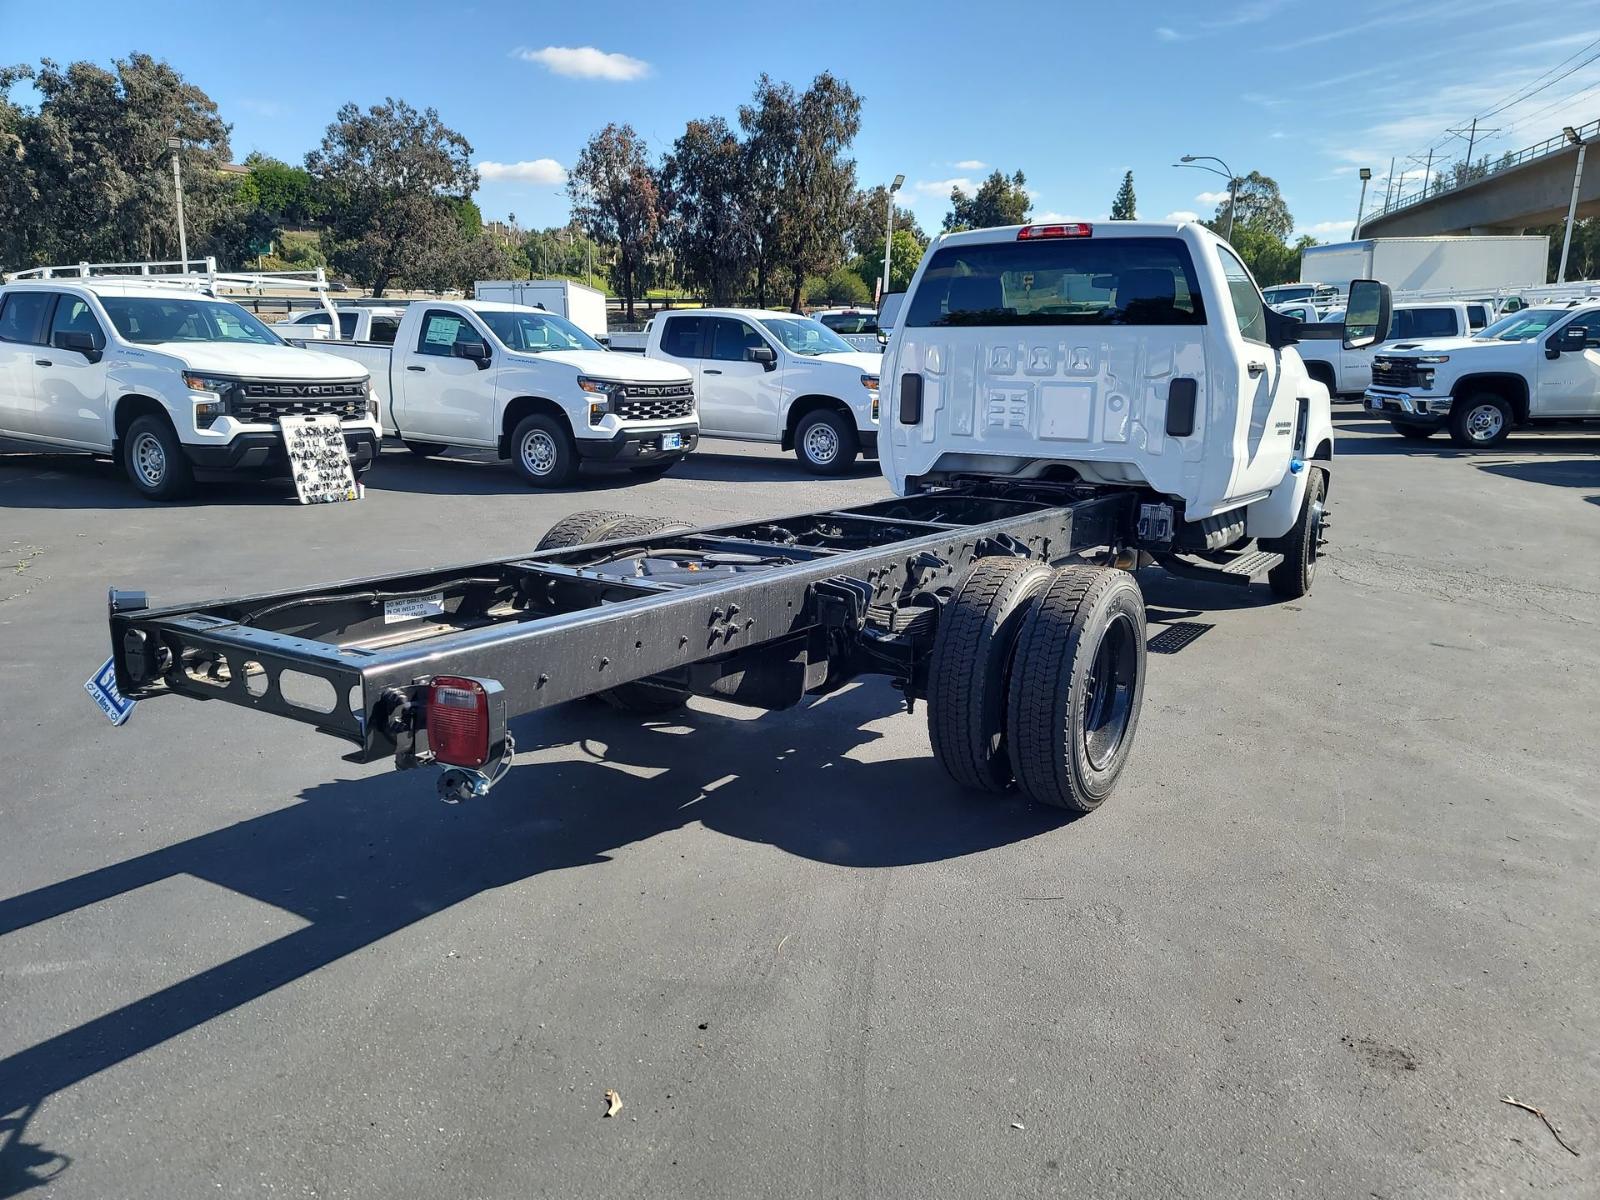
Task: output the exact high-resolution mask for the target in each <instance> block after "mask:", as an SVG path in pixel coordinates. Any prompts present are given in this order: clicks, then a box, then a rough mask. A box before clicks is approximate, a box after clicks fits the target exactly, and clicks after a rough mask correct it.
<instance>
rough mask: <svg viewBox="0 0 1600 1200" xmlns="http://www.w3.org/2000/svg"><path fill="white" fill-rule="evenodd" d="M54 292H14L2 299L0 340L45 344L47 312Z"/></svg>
mask: <svg viewBox="0 0 1600 1200" xmlns="http://www.w3.org/2000/svg"><path fill="white" fill-rule="evenodd" d="M55 298H56V297H55V293H54V292H31V291H22V292H12V293H11V294H10V295H8V296H6V297H5V298H3V299H0V342H26V343H28V344H29V345H34V346H42V345H44V321H45V314H46V313H48V312H49V311H50V302H51V301H52V300H54V299H55Z"/></svg>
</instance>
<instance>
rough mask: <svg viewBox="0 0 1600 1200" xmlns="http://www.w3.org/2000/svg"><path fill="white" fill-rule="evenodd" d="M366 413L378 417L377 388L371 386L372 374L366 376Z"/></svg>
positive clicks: (373, 417) (374, 418)
mask: <svg viewBox="0 0 1600 1200" xmlns="http://www.w3.org/2000/svg"><path fill="white" fill-rule="evenodd" d="M367 415H368V416H369V417H371V418H372V419H373V420H374V421H376V420H377V419H378V389H377V388H375V387H373V386H372V376H370V375H368V376H367Z"/></svg>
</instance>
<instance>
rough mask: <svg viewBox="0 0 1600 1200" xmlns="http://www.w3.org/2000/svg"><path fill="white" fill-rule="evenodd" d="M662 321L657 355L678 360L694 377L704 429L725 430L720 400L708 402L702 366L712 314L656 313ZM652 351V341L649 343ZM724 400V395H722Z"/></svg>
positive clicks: (696, 402) (705, 431)
mask: <svg viewBox="0 0 1600 1200" xmlns="http://www.w3.org/2000/svg"><path fill="white" fill-rule="evenodd" d="M654 320H657V321H660V322H662V325H661V340H660V342H659V343H658V344H657V357H659V358H661V359H662V360H663V361H666V362H672V363H677V364H678V366H680V367H682V368H683V369H684V370H685V371H688V372H689V374H690V375H691V376H692V377H693V378H694V399H695V407H696V408H698V409H699V410H700V431H701V432H702V433H714V432H718V431H722V430H725V428H726V427H725V426H724V425H722V424H721V420H722V413H721V411H720V410H719V409H718V408H717V407H716V402H713V403H711V404H708V403H707V402H706V394H705V392H704V391H703V390H702V388H701V384H700V368H701V367H702V366H703V365H704V355H705V348H706V344H707V338H708V335H709V331H710V328H711V321H712V318H710V317H701V316H687V315H686V316H681V317H679V316H669V317H656V318H654ZM645 345H646V347H647V349H646V353H648V352H649V351H648V346H649V342H648V341H647V342H646V343H645ZM718 399H719V401H720V396H719V398H718Z"/></svg>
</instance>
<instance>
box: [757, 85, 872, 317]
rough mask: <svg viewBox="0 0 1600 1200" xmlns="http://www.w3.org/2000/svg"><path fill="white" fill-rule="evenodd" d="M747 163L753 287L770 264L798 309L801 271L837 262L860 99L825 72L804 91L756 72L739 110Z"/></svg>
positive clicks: (764, 278)
mask: <svg viewBox="0 0 1600 1200" xmlns="http://www.w3.org/2000/svg"><path fill="white" fill-rule="evenodd" d="M739 124H740V125H741V126H742V127H743V128H744V130H745V133H746V135H747V138H748V142H747V161H748V163H749V164H750V165H751V166H752V167H753V170H752V171H751V172H750V181H751V183H752V189H751V201H752V210H753V212H754V213H755V214H756V215H755V218H754V219H753V220H752V222H751V228H752V231H753V232H754V234H755V237H754V242H755V246H756V254H755V258H756V272H757V290H758V292H764V291H765V288H766V285H767V282H768V280H769V278H770V272H771V270H772V269H773V268H774V267H775V266H780V265H781V266H782V268H783V269H785V270H786V271H787V273H788V276H789V283H790V287H789V306H790V307H791V308H792V309H794V310H795V311H797V312H798V311H799V309H800V302H801V299H802V292H803V290H804V287H805V281H806V277H807V276H809V275H818V274H823V273H825V272H827V271H829V270H831V269H832V268H833V267H835V266H837V265H838V264H839V262H840V260H841V259H842V258H843V255H844V236H845V230H846V227H847V224H848V220H849V209H850V202H851V200H852V199H853V198H854V196H855V190H856V164H855V160H854V159H851V158H846V157H845V151H847V150H848V149H849V147H850V143H851V142H852V141H853V140H854V139H855V136H856V134H857V133H858V132H859V131H860V129H861V98H860V97H859V96H858V95H857V94H856V93H855V91H854V90H852V89H851V87H850V85H849V84H847V83H845V82H844V81H843V80H841V79H839V78H837V77H835V76H834V75H832V74H831V73H829V72H827V71H824V72H823V73H822V74H820V75H818V76H817V77H816V78H815V79H813V80H812V81H811V86H810V87H808V88H807V89H806V90H805V91H804V92H798V93H797V92H796V91H795V90H794V88H793V87H791V86H790V85H789V84H787V83H778V82H776V81H774V80H773V79H772V78H771V76H768V75H762V76H761V78H760V79H758V80H757V81H756V94H755V99H754V103H752V104H747V105H742V106H741V107H740V109H739Z"/></svg>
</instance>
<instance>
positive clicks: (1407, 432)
mask: <svg viewBox="0 0 1600 1200" xmlns="http://www.w3.org/2000/svg"><path fill="white" fill-rule="evenodd" d="M1389 424H1390V425H1392V426H1393V427H1394V431H1395V432H1396V433H1398V434H1399V435H1400V436H1401V437H1403V438H1405V440H1406V441H1408V442H1425V441H1427V440H1428V439H1429V438H1431V437H1432V436H1433V432H1434V427H1433V426H1432V425H1413V424H1412V423H1411V422H1409V421H1390V422H1389Z"/></svg>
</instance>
